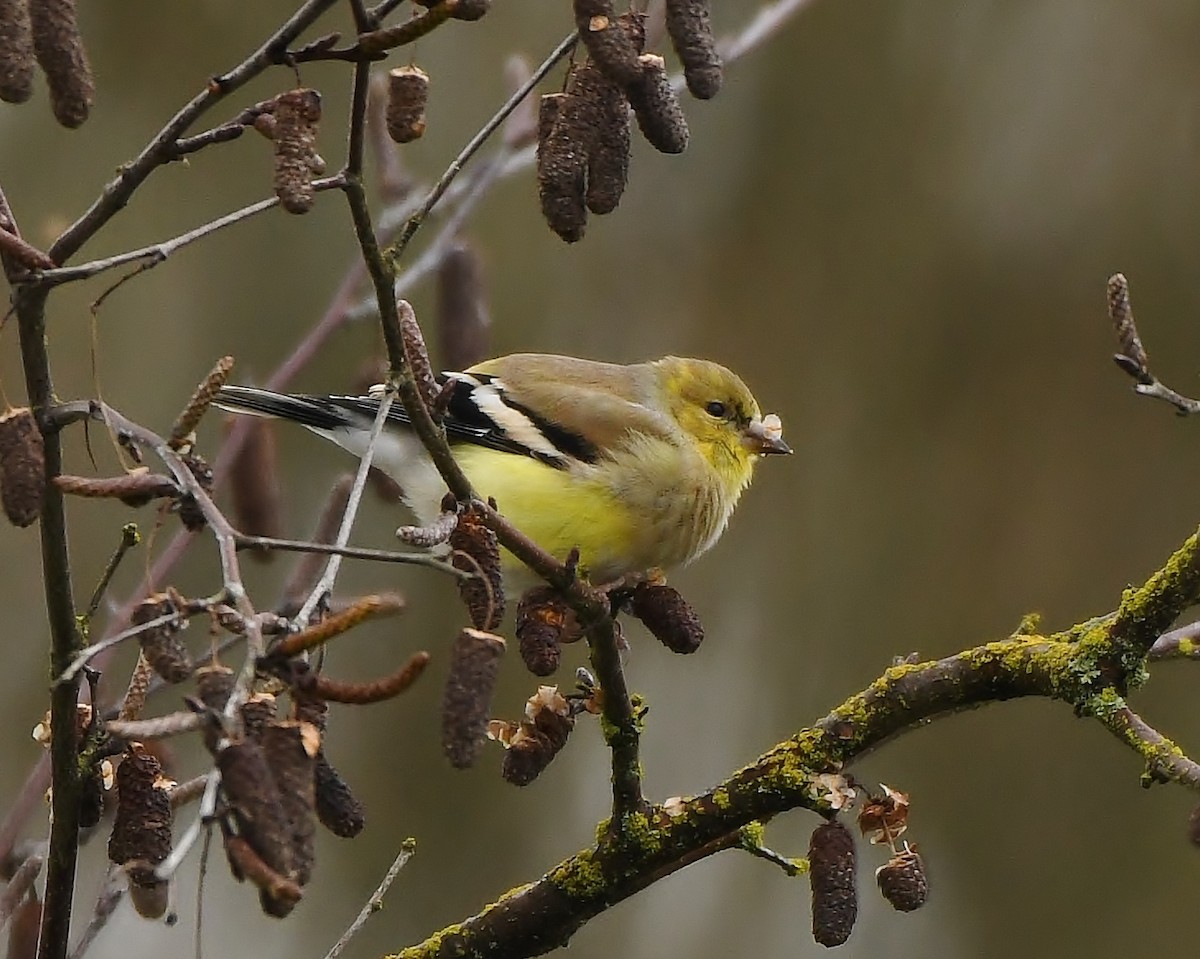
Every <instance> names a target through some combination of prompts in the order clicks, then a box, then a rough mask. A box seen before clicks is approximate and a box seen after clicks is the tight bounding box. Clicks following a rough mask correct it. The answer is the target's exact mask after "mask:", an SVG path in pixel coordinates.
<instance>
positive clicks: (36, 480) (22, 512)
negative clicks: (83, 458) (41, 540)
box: [0, 406, 46, 527]
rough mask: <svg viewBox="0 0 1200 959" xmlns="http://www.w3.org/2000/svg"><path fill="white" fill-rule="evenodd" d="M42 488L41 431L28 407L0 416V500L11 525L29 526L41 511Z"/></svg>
mask: <svg viewBox="0 0 1200 959" xmlns="http://www.w3.org/2000/svg"><path fill="white" fill-rule="evenodd" d="M45 489H46V463H45V451H44V447H43V441H42V432H41V430H39V429H38V425H37V421H36V420H35V419H34V418H33V413H32V412H30V410H29V408H28V407H24V406H23V407H21V408H20V409H15V410H9V411H8V412H7V413H5V414H4V415H3V416H0V502H2V503H3V506H4V515H5V516H7V517H8V521H9V522H10V523H12V524H13V525H14V526H22V527H24V526H29V525H30V524H31V523H33V521H34V520H36V519H37V518H38V516H40V515H41V512H42V495H43V493H44V492H45Z"/></svg>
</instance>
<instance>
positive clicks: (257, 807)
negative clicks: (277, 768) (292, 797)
mask: <svg viewBox="0 0 1200 959" xmlns="http://www.w3.org/2000/svg"><path fill="white" fill-rule="evenodd" d="M216 758H217V768H218V769H219V770H220V771H221V790H222V792H223V793H224V795H225V798H226V799H227V800H228V802H229V807H230V811H231V814H232V816H233V821H234V822H235V823H236V825H237V831H238V835H239V836H241V837H242V838H243V839H245V840H246V842H247V843H249V844H250V846H251V847H252V848H253V849H254V851H255V852H256V853H257V854H258V856H259V858H260V859H262V861H263V862H264V863H265V864H266V865H267V866H268V867H269V868H270V869H271V870H272V871H274V872H276V873H278V874H279V875H280V876H284V877H287V876H290V875H291V872H292V841H291V835H290V832H289V828H288V823H287V820H286V818H285V817H284V813H283V800H282V798H281V796H280V794H279V785H278V783H276V781H275V777H274V776H273V775H272V773H271V767H270V766H269V765H268V764H267V757H266V754H265V753H264V752H263V748H262V746H261V745H260V744H259V743H257V742H254V741H252V740H245V741H243V742H238V743H231V744H230V745H228V746H226V747H225V748H224V749H222V750H221V751H220V752H218V753H217V757H216Z"/></svg>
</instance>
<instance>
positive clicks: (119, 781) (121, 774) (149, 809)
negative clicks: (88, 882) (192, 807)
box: [108, 745, 171, 888]
mask: <svg viewBox="0 0 1200 959" xmlns="http://www.w3.org/2000/svg"><path fill="white" fill-rule="evenodd" d="M116 786H117V811H116V815H115V817H114V819H113V828H112V833H111V834H110V835H109V838H108V858H109V861H110V862H114V863H116V864H117V865H119V866H126V867H127V868H126V871H127V873H128V875H129V881H130V883H131V884H133V885H137V886H142V887H147V888H150V887H156V886H163V887H165V886H166V881H165V880H162V879H157V878H156V877H155V875H154V867H155V866H157V865H158V864H159V863H160V862H162V861H163V860H164V859H166V858H167V856H168V855H169V854H170V852H171V792H170V784H169V782H168V781H167V780H165V779H164V778H163V775H162V765H161V764H160V763H159V761H158V760H157V759H156V758H155V757H154V756H152V755H151V754H150V753H148V752H146V751H145V750H144V749H142V748H141V747H140V746H136V745H135V746H133V747H132V748H131V749H130V750H129V751H128V752H127V753H126V754H125V756H124V758H123V759H122V760H121V764H120V765H119V766H117V775H116Z"/></svg>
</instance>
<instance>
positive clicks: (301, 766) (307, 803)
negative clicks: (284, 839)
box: [262, 720, 321, 886]
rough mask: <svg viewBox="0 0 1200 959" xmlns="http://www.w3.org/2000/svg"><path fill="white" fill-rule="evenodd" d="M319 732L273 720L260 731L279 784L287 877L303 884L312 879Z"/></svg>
mask: <svg viewBox="0 0 1200 959" xmlns="http://www.w3.org/2000/svg"><path fill="white" fill-rule="evenodd" d="M320 744H321V734H320V733H319V732H318V731H317V728H316V727H315V726H314V725H313V724H312V723H306V722H296V721H294V720H276V721H275V722H271V723H268V724H267V725H266V726H265V727H264V728H263V730H262V747H263V753H264V754H265V755H266V757H267V765H268V766H270V768H271V772H272V774H273V775H274V776H275V782H276V783H278V785H279V795H280V799H281V802H282V808H283V817H284V820H285V821H286V824H287V831H288V836H289V840H290V842H291V847H292V848H291V860H292V869H291V872H289V873H288V878H289V879H292V880H294V881H295V882H297V883H298V884H299V885H301V886H303V885H305V884H306V883H307V882H308V880H309V879H310V878H312V867H313V856H314V854H313V842H314V838H315V835H316V818H315V815H314V812H315V810H314V805H315V803H316V796H315V793H314V787H315V775H316V756H317V750H318V749H319V748H320Z"/></svg>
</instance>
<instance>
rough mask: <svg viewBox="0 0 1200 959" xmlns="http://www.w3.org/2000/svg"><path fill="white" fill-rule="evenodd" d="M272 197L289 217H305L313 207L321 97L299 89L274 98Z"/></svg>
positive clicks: (304, 89)
mask: <svg viewBox="0 0 1200 959" xmlns="http://www.w3.org/2000/svg"><path fill="white" fill-rule="evenodd" d="M272 113H273V114H274V115H275V139H274V141H273V142H274V143H275V195H276V196H277V197H279V202H280V203H282V204H283V208H284V209H285V210H287V211H288V213H307V212H308V211H309V210H311V209H312V205H313V187H312V178H313V165H314V163H315V157H316V143H317V123H318V122H319V121H320V119H321V94H319V93H318V92H317V91H316V90H310V89H308V88H305V87H301V88H299V89H296V90H288V91H287V92H285V93H281V94H279V96H278V97H276V98H275V106H274V108H273V110H272Z"/></svg>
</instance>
